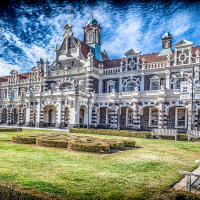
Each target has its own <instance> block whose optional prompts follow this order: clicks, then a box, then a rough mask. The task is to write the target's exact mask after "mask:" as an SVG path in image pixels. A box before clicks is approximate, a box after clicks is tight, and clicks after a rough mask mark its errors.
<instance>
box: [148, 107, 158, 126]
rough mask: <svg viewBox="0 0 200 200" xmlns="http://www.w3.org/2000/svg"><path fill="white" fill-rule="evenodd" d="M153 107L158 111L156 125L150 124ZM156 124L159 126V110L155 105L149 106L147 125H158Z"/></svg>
mask: <svg viewBox="0 0 200 200" xmlns="http://www.w3.org/2000/svg"><path fill="white" fill-rule="evenodd" d="M153 109H156V110H157V111H158V114H157V115H158V119H157V121H158V123H157V125H152V120H151V115H152V110H153ZM158 126H159V110H158V108H156V107H149V127H158Z"/></svg>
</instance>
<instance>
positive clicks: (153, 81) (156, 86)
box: [150, 75, 160, 90]
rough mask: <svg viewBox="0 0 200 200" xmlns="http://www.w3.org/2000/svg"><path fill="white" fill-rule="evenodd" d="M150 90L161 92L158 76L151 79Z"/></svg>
mask: <svg viewBox="0 0 200 200" xmlns="http://www.w3.org/2000/svg"><path fill="white" fill-rule="evenodd" d="M150 90H160V78H159V77H157V76H156V75H154V76H153V77H152V78H150Z"/></svg>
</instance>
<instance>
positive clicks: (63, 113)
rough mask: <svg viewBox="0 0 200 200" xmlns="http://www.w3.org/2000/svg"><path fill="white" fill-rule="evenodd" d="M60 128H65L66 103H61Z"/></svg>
mask: <svg viewBox="0 0 200 200" xmlns="http://www.w3.org/2000/svg"><path fill="white" fill-rule="evenodd" d="M60 128H61V129H64V128H65V105H61V119H60Z"/></svg>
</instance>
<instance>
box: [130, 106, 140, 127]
mask: <svg viewBox="0 0 200 200" xmlns="http://www.w3.org/2000/svg"><path fill="white" fill-rule="evenodd" d="M132 108H133V128H134V129H140V114H139V109H138V103H134V104H133V107H132Z"/></svg>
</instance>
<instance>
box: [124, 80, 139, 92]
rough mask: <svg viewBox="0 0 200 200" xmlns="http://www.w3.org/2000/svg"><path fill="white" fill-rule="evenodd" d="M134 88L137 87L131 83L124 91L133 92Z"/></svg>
mask: <svg viewBox="0 0 200 200" xmlns="http://www.w3.org/2000/svg"><path fill="white" fill-rule="evenodd" d="M135 87H137V85H136V84H135V83H134V82H131V83H129V84H128V85H127V89H126V91H127V92H131V91H134V90H135Z"/></svg>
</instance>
